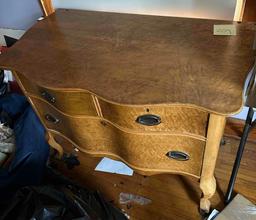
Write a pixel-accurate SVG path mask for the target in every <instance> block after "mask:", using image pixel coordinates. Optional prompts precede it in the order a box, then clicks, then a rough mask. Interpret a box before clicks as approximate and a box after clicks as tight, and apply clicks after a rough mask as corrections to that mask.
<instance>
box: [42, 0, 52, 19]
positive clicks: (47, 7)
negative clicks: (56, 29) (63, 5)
mask: <svg viewBox="0 0 256 220" xmlns="http://www.w3.org/2000/svg"><path fill="white" fill-rule="evenodd" d="M40 3H41V6H42V9H43V11H44V15H45V17H47V16H49V15H50V14H52V13H54V12H55V10H54V8H53V5H52V1H51V0H40Z"/></svg>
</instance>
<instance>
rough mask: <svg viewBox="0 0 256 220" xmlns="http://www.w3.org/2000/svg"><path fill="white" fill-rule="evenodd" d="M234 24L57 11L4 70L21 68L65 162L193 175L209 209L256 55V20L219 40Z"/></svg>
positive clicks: (22, 81)
mask: <svg viewBox="0 0 256 220" xmlns="http://www.w3.org/2000/svg"><path fill="white" fill-rule="evenodd" d="M229 23H232V22H228V21H216V20H204V19H188V18H174V17H160V16H146V15H131V14H118V13H105V12H90V11H76V10H57V11H56V12H55V13H54V14H52V15H50V16H49V17H48V18H46V19H44V20H43V21H40V22H38V23H37V24H36V25H34V26H33V27H32V28H31V29H30V30H29V31H28V32H27V33H26V34H25V35H24V36H23V38H22V39H21V40H20V41H19V42H17V43H16V44H15V45H14V46H13V47H12V48H11V49H10V50H8V52H6V53H4V54H2V55H1V56H0V66H1V68H3V69H10V70H12V71H13V73H14V74H15V77H16V79H17V81H18V83H19V85H20V86H21V88H22V89H23V91H24V93H25V95H26V96H27V97H28V99H29V101H30V102H31V104H32V106H33V108H34V109H35V111H36V112H37V114H38V116H39V117H40V119H41V121H42V123H43V124H44V126H45V128H46V129H47V133H48V140H49V144H50V145H51V146H52V147H53V148H55V149H57V150H58V151H59V153H60V155H62V154H63V151H64V152H65V151H70V149H68V148H65V147H64V146H69V147H70V148H71V149H72V148H76V150H77V151H78V150H79V153H78V159H79V154H84V153H86V154H90V155H92V156H99V157H102V156H108V157H111V158H114V159H118V160H122V161H123V162H125V163H126V164H128V165H129V166H130V167H132V168H133V169H134V170H135V171H136V172H138V173H142V174H144V175H153V174H160V173H172V174H184V175H191V176H194V177H196V178H198V179H199V180H200V188H201V190H202V192H203V196H202V199H201V202H200V208H201V210H203V211H205V212H208V211H209V207H210V201H209V199H210V198H211V197H212V195H213V194H214V192H215V189H216V182H215V179H214V167H215V162H216V158H217V155H218V150H219V144H220V141H221V138H222V134H223V129H224V126H225V119H226V117H227V116H229V115H232V114H235V113H237V112H239V111H240V109H241V108H242V106H243V98H242V92H243V87H244V81H245V79H246V77H247V73H248V71H249V70H250V68H251V67H252V65H253V62H254V55H255V53H254V50H253V42H254V32H255V27H256V26H255V25H254V24H253V23H246V24H238V23H234V25H235V26H236V29H237V35H236V36H214V35H213V25H214V24H229ZM67 143H68V144H67ZM63 148H64V149H63Z"/></svg>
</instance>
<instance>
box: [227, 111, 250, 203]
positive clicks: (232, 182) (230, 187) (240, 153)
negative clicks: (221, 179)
mask: <svg viewBox="0 0 256 220" xmlns="http://www.w3.org/2000/svg"><path fill="white" fill-rule="evenodd" d="M253 115H254V111H253V108H251V107H250V108H249V110H248V113H247V117H246V121H245V125H244V129H243V134H242V137H241V140H240V144H239V147H238V150H237V154H236V160H235V163H234V166H233V170H232V174H231V177H230V180H229V184H228V189H227V193H226V196H225V203H226V204H228V203H229V202H230V201H231V196H232V192H233V189H234V185H235V181H236V176H237V173H238V169H239V166H240V162H241V159H242V156H243V152H244V146H245V144H246V140H247V137H248V134H249V131H250V127H251V125H252V119H253Z"/></svg>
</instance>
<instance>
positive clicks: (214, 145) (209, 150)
mask: <svg viewBox="0 0 256 220" xmlns="http://www.w3.org/2000/svg"><path fill="white" fill-rule="evenodd" d="M225 123H226V118H225V117H224V116H219V115H215V114H210V119H209V125H208V131H207V141H206V145H205V151H204V159H203V166H202V174H201V178H200V188H201V190H202V192H203V196H202V198H201V200H200V209H201V210H203V211H204V212H207V213H208V212H209V210H210V204H211V203H210V200H209V199H210V198H211V197H212V196H213V195H214V193H215V190H216V180H215V178H214V169H215V164H216V160H217V156H218V151H219V147H220V141H221V138H222V136H223V132H224V128H225Z"/></svg>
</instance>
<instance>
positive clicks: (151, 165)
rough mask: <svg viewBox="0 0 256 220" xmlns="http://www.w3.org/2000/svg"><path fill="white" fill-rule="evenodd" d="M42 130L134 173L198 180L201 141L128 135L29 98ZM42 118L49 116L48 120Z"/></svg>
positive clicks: (201, 154)
mask: <svg viewBox="0 0 256 220" xmlns="http://www.w3.org/2000/svg"><path fill="white" fill-rule="evenodd" d="M32 102H33V103H34V105H35V106H36V108H37V110H38V112H39V114H40V116H41V118H42V119H43V121H44V123H45V125H46V127H47V128H48V129H51V130H55V131H59V132H60V133H62V134H63V135H64V136H66V137H67V138H69V139H70V140H72V141H73V142H74V143H75V144H76V145H77V146H78V147H79V148H80V149H81V151H84V152H85V153H89V154H93V155H98V156H110V157H113V158H116V159H121V160H123V161H124V162H126V163H127V164H128V165H129V166H131V167H132V168H133V169H135V170H136V171H137V172H140V173H143V174H147V175H151V174H157V173H181V174H189V175H192V176H195V177H199V176H200V172H201V165H202V159H203V151H204V145H205V141H201V140H198V139H194V138H191V137H186V136H176V135H167V134H161V133H153V134H152V133H151V134H150V133H144V134H143V133H130V132H129V133H128V132H124V131H122V130H120V129H118V128H117V127H115V126H113V125H112V124H110V123H108V122H107V121H104V120H102V119H101V118H97V117H69V116H65V115H62V113H60V112H58V111H57V110H55V109H53V108H52V107H51V106H50V105H48V104H47V103H44V102H42V101H40V100H37V99H34V98H32ZM46 115H51V116H52V118H51V117H48V118H47V116H46Z"/></svg>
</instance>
